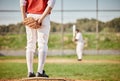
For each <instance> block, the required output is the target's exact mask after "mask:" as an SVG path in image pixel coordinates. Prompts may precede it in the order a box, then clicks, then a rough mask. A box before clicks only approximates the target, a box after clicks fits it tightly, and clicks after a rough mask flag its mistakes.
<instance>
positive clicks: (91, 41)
mask: <svg viewBox="0 0 120 81" xmlns="http://www.w3.org/2000/svg"><path fill="white" fill-rule="evenodd" d="M83 38H84V42H85V46H84V49H96V44H97V45H98V48H99V49H112V50H113V49H114V50H119V49H120V43H119V41H120V33H99V39H96V34H95V33H83ZM0 41H1V42H0V49H25V47H26V35H25V34H17V35H16V34H8V35H5V36H0ZM63 41H64V49H75V46H76V44H75V43H74V42H73V41H72V33H64V37H63ZM48 47H49V49H61V48H62V35H61V34H60V33H50V36H49V41H48Z"/></svg>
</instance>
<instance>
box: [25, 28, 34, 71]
mask: <svg viewBox="0 0 120 81" xmlns="http://www.w3.org/2000/svg"><path fill="white" fill-rule="evenodd" d="M26 34H27V47H26V61H27V68H28V73H30V72H31V73H33V57H34V52H35V49H36V30H35V29H31V28H29V27H27V26H26Z"/></svg>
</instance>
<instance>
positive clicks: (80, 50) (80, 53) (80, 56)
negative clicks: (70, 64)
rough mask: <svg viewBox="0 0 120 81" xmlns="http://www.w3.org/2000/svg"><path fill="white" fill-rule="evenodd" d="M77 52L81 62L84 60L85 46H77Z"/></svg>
mask: <svg viewBox="0 0 120 81" xmlns="http://www.w3.org/2000/svg"><path fill="white" fill-rule="evenodd" d="M76 52H77V56H78V59H79V60H82V53H83V46H82V45H77V46H76Z"/></svg>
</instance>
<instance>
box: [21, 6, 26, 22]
mask: <svg viewBox="0 0 120 81" xmlns="http://www.w3.org/2000/svg"><path fill="white" fill-rule="evenodd" d="M21 14H22V20H24V19H25V18H26V7H25V6H21Z"/></svg>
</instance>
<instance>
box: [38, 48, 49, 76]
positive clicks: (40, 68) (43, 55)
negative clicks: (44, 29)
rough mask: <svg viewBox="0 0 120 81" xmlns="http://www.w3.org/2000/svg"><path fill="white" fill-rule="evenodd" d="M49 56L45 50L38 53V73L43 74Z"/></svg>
mask: <svg viewBox="0 0 120 81" xmlns="http://www.w3.org/2000/svg"><path fill="white" fill-rule="evenodd" d="M46 56H47V52H46V51H44V50H43V49H40V50H39V52H38V70H37V71H38V72H39V73H41V74H42V73H43V68H44V63H45V59H46Z"/></svg>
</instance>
